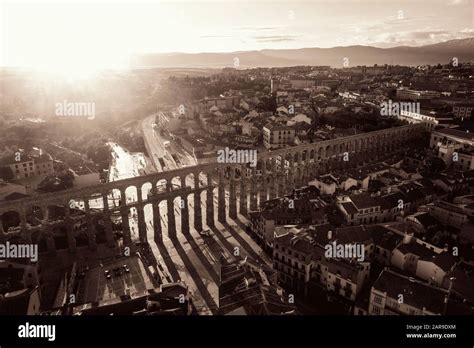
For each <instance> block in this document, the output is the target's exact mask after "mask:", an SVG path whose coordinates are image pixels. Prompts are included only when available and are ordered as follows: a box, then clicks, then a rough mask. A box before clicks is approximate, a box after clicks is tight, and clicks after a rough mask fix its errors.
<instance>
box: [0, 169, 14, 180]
mask: <svg viewBox="0 0 474 348" xmlns="http://www.w3.org/2000/svg"><path fill="white" fill-rule="evenodd" d="M13 178H14V175H13V171H12V170H11V168H10V167H0V179H3V180H5V181H10V180H12V179H13Z"/></svg>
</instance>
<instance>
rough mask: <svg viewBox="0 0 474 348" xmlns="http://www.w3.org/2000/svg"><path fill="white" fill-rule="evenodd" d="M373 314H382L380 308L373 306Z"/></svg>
mask: <svg viewBox="0 0 474 348" xmlns="http://www.w3.org/2000/svg"><path fill="white" fill-rule="evenodd" d="M372 312H373V313H375V314H380V308H379V307H377V306H373V307H372Z"/></svg>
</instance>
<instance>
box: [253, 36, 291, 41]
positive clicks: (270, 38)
mask: <svg viewBox="0 0 474 348" xmlns="http://www.w3.org/2000/svg"><path fill="white" fill-rule="evenodd" d="M298 37H300V36H299V35H274V36H254V37H253V39H255V40H256V41H257V42H285V41H295V40H296V39H297V38H298Z"/></svg>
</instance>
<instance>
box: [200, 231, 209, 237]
mask: <svg viewBox="0 0 474 348" xmlns="http://www.w3.org/2000/svg"><path fill="white" fill-rule="evenodd" d="M199 234H200V235H201V236H206V237H209V236H210V235H211V230H203V231H200V232H199Z"/></svg>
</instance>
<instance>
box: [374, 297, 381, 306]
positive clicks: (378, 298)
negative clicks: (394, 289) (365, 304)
mask: <svg viewBox="0 0 474 348" xmlns="http://www.w3.org/2000/svg"><path fill="white" fill-rule="evenodd" d="M374 302H375V303H378V304H381V303H382V296H379V295H374Z"/></svg>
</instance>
